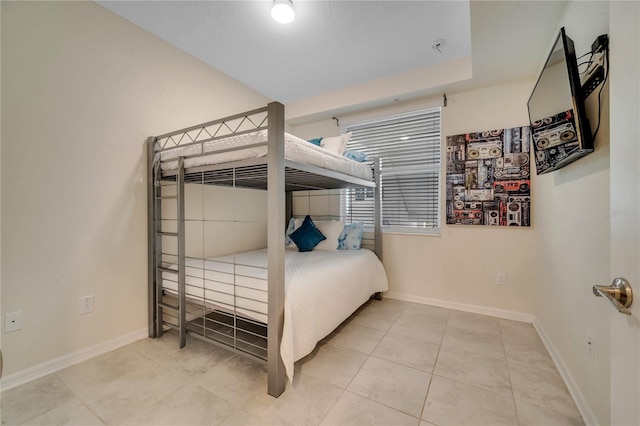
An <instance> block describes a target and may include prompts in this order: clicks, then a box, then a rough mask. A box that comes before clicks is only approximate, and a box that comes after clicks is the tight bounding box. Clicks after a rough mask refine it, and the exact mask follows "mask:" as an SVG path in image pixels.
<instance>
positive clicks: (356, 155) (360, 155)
mask: <svg viewBox="0 0 640 426" xmlns="http://www.w3.org/2000/svg"><path fill="white" fill-rule="evenodd" d="M344 156H345V157H346V158H348V159H349V160H353V161H357V162H358V163H363V162H365V161H367V159H368V158H369V156H368V155H367V153H366V152H362V151H356V150H349V149H348V150H346V151H345V152H344Z"/></svg>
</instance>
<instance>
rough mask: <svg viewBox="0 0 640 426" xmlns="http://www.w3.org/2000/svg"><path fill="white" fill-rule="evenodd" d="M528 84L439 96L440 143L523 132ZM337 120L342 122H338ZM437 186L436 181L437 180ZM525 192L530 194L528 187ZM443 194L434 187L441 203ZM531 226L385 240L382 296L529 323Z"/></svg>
mask: <svg viewBox="0 0 640 426" xmlns="http://www.w3.org/2000/svg"><path fill="white" fill-rule="evenodd" d="M532 85H533V82H532V81H531V80H526V81H519V82H514V83H508V84H503V85H499V86H492V87H487V88H483V89H479V90H474V91H469V92H464V93H447V98H448V106H447V107H446V108H443V109H442V135H443V144H444V140H445V139H444V137H446V136H447V135H454V134H459V133H466V132H473V131H478V130H488V129H496V128H509V127H516V126H522V125H526V124H527V123H528V114H527V108H526V101H527V99H528V97H529V94H530V91H531V88H532ZM343 120H346V118H343V117H341V121H343ZM291 131H292V132H293V133H294V134H296V135H298V136H300V137H303V138H311V137H318V136H330V135H333V134H337V133H339V129H338V128H337V127H336V125H335V122H334V121H332V120H325V121H321V122H315V123H309V124H305V125H299V126H293V127H292V128H291ZM443 150H444V145H443ZM443 169H444V168H443ZM442 179H443V182H444V173H443V174H442ZM532 185H533V186H534V187H535V185H536V183H535V181H534V182H533V183H532ZM444 195H445V194H444V185H442V195H441V200H444ZM533 203H536V199H535V198H534V199H533ZM442 217H444V205H443V206H442ZM532 220H533V228H522V229H513V228H497V227H484V226H483V227H476V226H461V225H446V224H444V223H443V224H442V233H441V235H440V236H425V235H401V234H390V233H385V234H384V237H383V262H384V265H385V269H386V271H387V276H388V278H389V286H390V292H391V293H392V295H393V296H394V297H401V298H405V299H409V300H417V301H424V302H430V303H439V302H445V303H448V304H465V305H471V306H467V307H472V308H473V307H479V308H481V309H482V310H484V311H486V312H490V311H493V313H495V314H498V315H504V316H515V317H521V318H526V317H527V316H529V317H530V314H531V313H532V312H533V276H534V273H535V270H536V265H535V264H534V262H533V261H532V259H533V256H534V254H535V232H534V228H535V226H536V224H537V222H538V219H537V217H535V216H534V217H533V218H532ZM497 272H506V276H507V285H506V286H498V285H496V273H497ZM522 314H525V315H522Z"/></svg>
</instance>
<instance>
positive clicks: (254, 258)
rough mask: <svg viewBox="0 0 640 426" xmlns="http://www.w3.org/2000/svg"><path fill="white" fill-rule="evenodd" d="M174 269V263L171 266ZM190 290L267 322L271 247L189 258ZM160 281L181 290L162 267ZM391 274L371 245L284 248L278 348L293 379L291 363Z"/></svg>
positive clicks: (189, 293)
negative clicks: (300, 249)
mask: <svg viewBox="0 0 640 426" xmlns="http://www.w3.org/2000/svg"><path fill="white" fill-rule="evenodd" d="M172 269H173V268H172ZM185 275H186V279H185V281H186V296H187V297H188V298H189V300H191V301H200V302H201V303H203V304H205V305H208V306H216V307H217V308H218V309H222V310H226V311H229V312H235V313H236V314H238V315H241V316H244V317H247V318H250V319H253V320H257V321H260V322H263V323H266V322H267V250H266V249H261V250H255V251H250V252H245V253H237V254H235V255H228V256H220V257H214V258H208V259H187V260H186V269H185ZM162 278H163V280H162V286H163V288H164V289H165V290H166V291H167V292H170V293H174V294H175V293H176V292H177V288H178V285H177V274H172V273H170V272H163V274H162ZM386 290H388V284H387V276H386V274H385V271H384V268H383V266H382V263H381V262H380V260H378V258H377V256H376V255H375V254H374V253H373V252H371V251H369V250H365V249H362V250H334V251H327V250H314V251H311V252H304V253H301V252H298V251H297V249H286V250H285V303H284V329H283V336H282V344H281V346H280V354H281V356H282V360H283V362H284V365H285V369H286V371H287V376H288V377H289V379H292V378H293V363H294V362H295V361H297V360H299V359H300V358H302V357H304V356H305V355H308V354H309V353H311V351H313V349H314V348H315V346H316V344H317V342H318V341H320V340H321V339H322V338H324V337H326V336H327V335H328V334H329V333H331V332H332V331H333V330H334V329H335V328H336V327H337V326H338V325H340V323H341V322H343V321H344V320H345V319H346V318H347V317H349V315H351V314H352V313H353V312H354V311H355V310H356V309H357V308H358V307H359V306H361V305H362V304H363V303H365V302H366V301H367V300H368V299H369V297H370V296H371V295H372V294H373V293H376V292H381V291H386Z"/></svg>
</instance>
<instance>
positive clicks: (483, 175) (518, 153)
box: [446, 126, 531, 226]
mask: <svg viewBox="0 0 640 426" xmlns="http://www.w3.org/2000/svg"><path fill="white" fill-rule="evenodd" d="M530 139H531V132H530V128H529V127H528V126H523V127H514V128H511V129H499V130H485V131H481V132H471V133H463V134H459V135H453V136H447V160H446V167H447V170H446V176H447V179H446V186H447V196H446V207H447V224H450V225H487V226H530V224H531V180H530V176H531V165H530V160H531V158H530V151H529V149H530Z"/></svg>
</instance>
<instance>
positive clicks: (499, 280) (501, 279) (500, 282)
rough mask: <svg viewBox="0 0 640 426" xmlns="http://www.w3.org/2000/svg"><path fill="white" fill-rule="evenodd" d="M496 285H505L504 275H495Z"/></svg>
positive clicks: (502, 273)
mask: <svg viewBox="0 0 640 426" xmlns="http://www.w3.org/2000/svg"><path fill="white" fill-rule="evenodd" d="M496 284H498V285H507V274H505V273H504V272H498V273H497V274H496Z"/></svg>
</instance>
